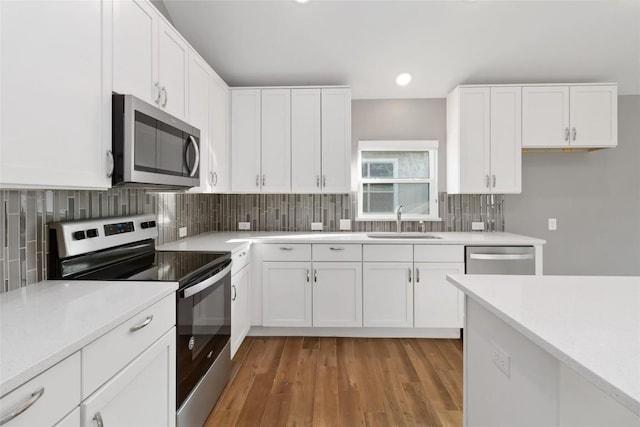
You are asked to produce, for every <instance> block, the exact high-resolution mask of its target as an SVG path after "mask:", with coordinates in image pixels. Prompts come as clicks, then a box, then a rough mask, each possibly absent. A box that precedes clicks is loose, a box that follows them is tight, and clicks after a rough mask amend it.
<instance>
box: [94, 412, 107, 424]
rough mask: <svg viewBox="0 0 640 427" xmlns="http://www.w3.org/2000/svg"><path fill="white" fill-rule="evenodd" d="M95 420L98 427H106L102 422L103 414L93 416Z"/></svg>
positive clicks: (97, 413)
mask: <svg viewBox="0 0 640 427" xmlns="http://www.w3.org/2000/svg"><path fill="white" fill-rule="evenodd" d="M93 419H94V420H95V422H96V425H97V426H98V427H104V423H103V422H102V414H101V413H100V412H96V414H95V415H94V416H93Z"/></svg>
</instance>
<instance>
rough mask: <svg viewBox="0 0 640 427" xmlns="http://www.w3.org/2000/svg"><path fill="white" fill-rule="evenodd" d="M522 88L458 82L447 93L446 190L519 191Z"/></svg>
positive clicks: (458, 192) (487, 192) (479, 192)
mask: <svg viewBox="0 0 640 427" xmlns="http://www.w3.org/2000/svg"><path fill="white" fill-rule="evenodd" d="M521 116H522V114H521V88H520V87H459V88H456V89H454V91H453V92H451V93H450V94H449V96H448V97H447V134H448V137H447V191H448V192H449V193H451V194H461V193H462V194H489V193H520V192H521V191H522V188H521V175H522V167H521V161H522V160H521V156H522V152H521V151H522V140H521V134H520V132H521V127H522V125H521Z"/></svg>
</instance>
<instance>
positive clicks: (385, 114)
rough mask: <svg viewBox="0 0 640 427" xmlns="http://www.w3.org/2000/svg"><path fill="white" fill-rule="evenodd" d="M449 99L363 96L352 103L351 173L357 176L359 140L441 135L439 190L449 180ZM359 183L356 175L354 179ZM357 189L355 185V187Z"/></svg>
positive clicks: (438, 138)
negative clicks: (367, 97) (447, 157)
mask: <svg viewBox="0 0 640 427" xmlns="http://www.w3.org/2000/svg"><path fill="white" fill-rule="evenodd" d="M446 113H447V100H446V99H444V98H443V99H363V100H354V101H353V102H352V103H351V138H352V146H351V159H352V173H351V176H352V177H354V176H357V171H356V162H357V150H358V141H359V140H361V139H362V140H369V139H370V140H385V139H386V140H414V139H437V140H438V141H440V146H439V149H438V191H441V192H442V191H447V183H446V175H447V174H446V164H447V159H446V151H447V150H446V148H445V147H446V137H447V115H446ZM352 183H355V179H354V180H352ZM353 190H355V188H353Z"/></svg>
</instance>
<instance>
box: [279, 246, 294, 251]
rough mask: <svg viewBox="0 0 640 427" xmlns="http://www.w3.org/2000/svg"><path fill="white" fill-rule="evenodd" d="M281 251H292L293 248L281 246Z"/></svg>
mask: <svg viewBox="0 0 640 427" xmlns="http://www.w3.org/2000/svg"><path fill="white" fill-rule="evenodd" d="M280 250H281V251H292V250H293V248H292V247H291V246H280Z"/></svg>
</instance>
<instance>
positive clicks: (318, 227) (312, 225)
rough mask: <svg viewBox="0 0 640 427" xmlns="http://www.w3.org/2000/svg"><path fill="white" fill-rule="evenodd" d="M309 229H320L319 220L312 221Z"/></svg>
mask: <svg viewBox="0 0 640 427" xmlns="http://www.w3.org/2000/svg"><path fill="white" fill-rule="evenodd" d="M311 231H322V223H321V222H312V223H311Z"/></svg>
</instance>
